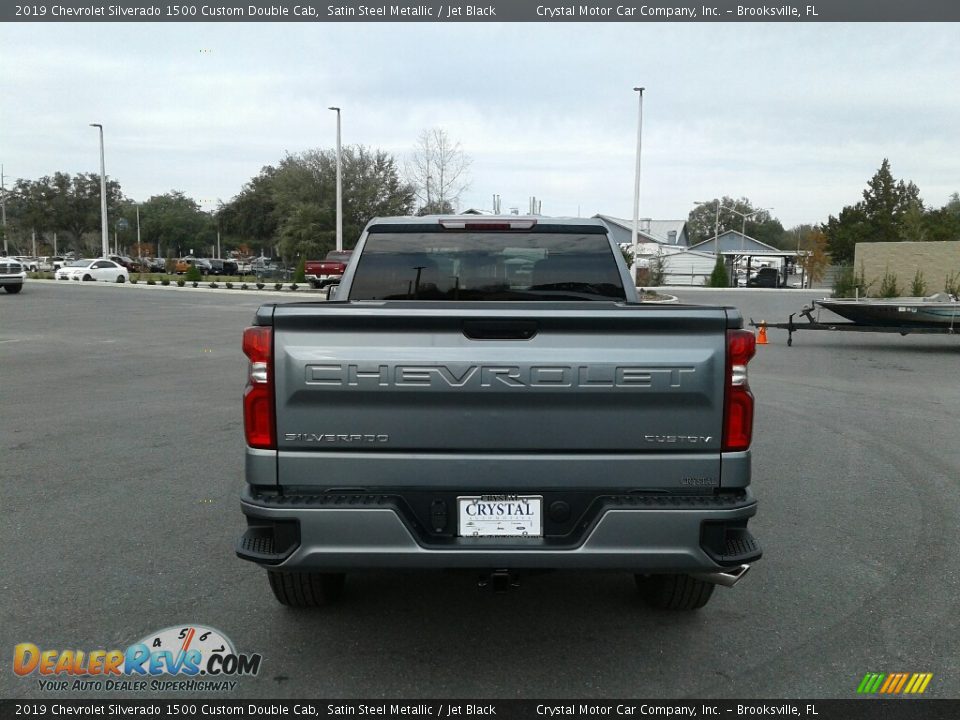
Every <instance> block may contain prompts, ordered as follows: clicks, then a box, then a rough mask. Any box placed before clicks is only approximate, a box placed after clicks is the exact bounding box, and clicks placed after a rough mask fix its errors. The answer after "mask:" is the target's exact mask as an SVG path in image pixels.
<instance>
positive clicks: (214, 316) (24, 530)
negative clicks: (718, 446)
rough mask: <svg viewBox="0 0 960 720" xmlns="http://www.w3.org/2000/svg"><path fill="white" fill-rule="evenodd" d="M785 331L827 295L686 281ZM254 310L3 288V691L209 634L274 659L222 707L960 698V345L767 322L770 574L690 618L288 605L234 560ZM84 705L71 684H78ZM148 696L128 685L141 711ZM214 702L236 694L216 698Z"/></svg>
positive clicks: (443, 591)
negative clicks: (50, 672) (346, 701)
mask: <svg viewBox="0 0 960 720" xmlns="http://www.w3.org/2000/svg"><path fill="white" fill-rule="evenodd" d="M679 295H680V297H681V299H682V300H687V301H692V302H704V303H722V304H733V305H736V306H738V307H740V308H741V310H742V312H743V314H744V315H745V316H746V317H747V318H749V317H753V318H755V319H758V320H760V319H766V320H768V321H771V322H772V321H778V320H779V321H782V320H785V319H786V316H787V314H788V313H789V312H793V311H795V310H797V309H799V307H800V306H801V304H803V303H804V302H807V301H809V300H810V299H811V298H812V297H816V296H817V293H816V292H813V291H806V292H803V291H753V292H744V291H737V290H730V291H715V292H707V291H686V292H685V291H679ZM261 301H262V298H258V297H256V296H254V295H252V294H241V293H240V292H239V291H237V292H234V293H232V294H231V293H200V292H192V293H191V292H181V291H177V290H173V289H165V290H162V291H161V290H157V289H148V288H139V287H120V288H114V287H99V286H89V285H81V286H77V285H58V284H53V283H29V284H28V285H27V286H26V287H25V288H24V291H23V292H22V293H20V294H19V295H16V296H15V295H7V294H5V293H0V398H2V400H0V475H2V478H3V483H2V488H3V496H4V512H3V518H4V519H3V522H2V523H0V547H2V548H3V552H2V553H0V586H2V597H3V602H2V608H0V654H2V655H3V656H4V659H3V660H2V662H3V665H4V666H5V667H6V672H3V673H0V696H2V697H17V698H21V697H37V696H39V695H40V693H39V692H38V690H37V685H36V679H35V676H34V678H31V679H22V678H19V677H17V676H15V675H14V674H13V673H12V672H10V671H9V668H10V665H9V663H10V658H11V655H12V651H13V647H14V645H15V644H17V643H21V642H32V643H35V644H37V645H39V646H42V647H45V648H58V649H66V648H108V649H109V648H114V647H126V645H127V644H129V643H130V642H133V641H135V640H137V639H139V638H141V637H143V636H145V635H146V634H147V633H149V632H151V631H154V630H159V629H161V628H165V627H168V626H173V625H180V624H184V623H201V624H204V625H208V626H212V627H214V628H218V629H220V630H222V631H223V632H224V633H225V634H226V635H227V636H229V637H230V638H231V639H232V640H233V642H234V643H235V645H236V646H237V648H238V649H239V650H241V651H243V652H257V653H260V654H262V656H263V659H264V660H263V666H262V670H261V672H260V674H259V675H258V676H257V677H255V678H248V679H245V680H243V681H242V682H240V684H239V686H238V688H237V690H236V692H235V693H231V694H226V695H223V696H224V697H281V696H282V697H342V698H358V697H375V696H383V697H406V698H417V697H434V698H436V697H459V698H465V697H472V698H481V697H489V698H513V697H518V698H535V697H561V698H602V697H630V698H658V697H663V698H675V697H709V698H724V697H731V698H781V697H782V698H802V697H838V698H845V697H853V696H854V695H855V690H856V687H857V684H858V683H859V681H860V679H861V678H862V677H863V675H864V674H865V673H866V672H868V671H871V672H898V671H902V672H931V673H933V675H934V678H933V681H932V682H931V684H930V686H929V689H928V690H927V695H928V696H931V697H960V643H958V642H957V638H958V637H960V592H958V591H960V556H958V550H960V543H958V540H960V442H957V430H958V420H960V382H958V381H957V373H956V369H957V366H958V360H960V340H958V339H957V338H956V337H947V336H909V337H900V336H898V335H864V334H854V333H845V334H842V333H822V332H818V333H814V332H808V333H800V334H798V335H797V336H795V340H794V345H793V347H791V348H788V347H787V346H786V333H785V332H781V331H775V330H771V331H770V333H769V337H770V344H769V345H766V346H763V347H760V348H759V349H758V355H757V358H756V359H755V360H754V361H753V363H752V364H751V366H750V373H751V385H752V387H753V389H754V392H755V394H756V396H757V400H758V404H757V415H756V426H755V427H756V430H755V440H754V466H753V477H754V489H755V491H756V494H757V495H758V497H759V500H760V511H759V514H758V515H757V517H756V519H755V520H754V521H752V523H751V528H752V530H753V532H754V533H755V534H756V536H757V537H758V538H759V539H760V541H761V543H762V544H763V546H764V550H765V555H764V558H763V559H762V560H761V561H760V562H759V563H757V565H756V566H755V567H754V569H753V570H752V571H751V573H750V574H749V575H748V576H747V578H746V579H745V580H744V581H743V582H742V583H740V584H739V585H738V586H737V587H736V588H734V589H732V590H723V589H718V591H717V593H716V594H715V595H714V598H713V600H712V601H711V603H710V604H709V605H708V606H707V607H706V608H705V609H704V610H702V611H700V612H698V613H692V614H669V613H663V612H655V611H652V610H649V609H646V608H645V607H644V606H643V605H642V604H640V602H639V601H638V599H637V597H636V595H635V592H634V589H633V581H632V578H630V577H629V576H627V575H621V574H599V573H597V574H590V573H579V574H578V573H553V574H548V575H542V576H537V577H533V578H529V579H526V580H525V581H524V583H523V586H522V588H521V589H520V590H518V591H515V592H511V593H507V594H502V595H494V594H492V593H489V592H481V591H479V590H477V588H476V586H475V583H474V582H473V581H472V580H471V579H470V578H469V577H464V576H460V575H448V574H443V573H420V572H396V573H371V574H365V575H357V576H355V577H350V578H348V583H347V590H346V592H345V596H344V600H343V602H342V604H340V605H339V606H337V607H334V608H329V609H325V610H321V611H294V610H290V609H287V608H284V607H281V606H280V605H278V604H277V603H276V602H275V601H274V599H273V596H272V595H271V593H270V591H269V588H268V586H267V581H266V576H265V573H263V571H261V570H259V569H258V568H256V567H255V566H253V565H250V564H248V563H245V562H242V561H240V560H238V559H237V558H236V557H235V555H234V552H233V543H234V540H235V538H236V536H237V535H238V533H239V532H240V531H241V528H242V526H243V521H242V517H241V514H240V511H239V500H238V493H239V491H240V488H241V483H242V479H241V478H242V461H243V452H242V451H243V437H242V428H241V407H240V395H241V392H242V387H243V383H244V375H245V370H246V363H245V359H244V357H243V356H242V354H241V352H240V335H241V331H242V329H243V328H244V327H245V326H246V325H247V324H248V323H249V321H250V319H251V318H252V315H253V312H254V310H255V308H256V307H257V306H258V305H259V303H260V302H261ZM68 695H69V693H68ZM125 695H127V694H125V693H118V694H117V695H116V696H117V697H123V696H125ZM208 697H217V694H215V693H213V694H210V695H208Z"/></svg>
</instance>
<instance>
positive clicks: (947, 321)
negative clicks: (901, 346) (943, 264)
mask: <svg viewBox="0 0 960 720" xmlns="http://www.w3.org/2000/svg"><path fill="white" fill-rule="evenodd" d="M814 302H815V303H816V304H817V305H819V306H820V307H822V308H825V309H827V310H829V311H830V312H833V313H836V314H837V315H839V316H840V317H843V318H846V319H847V320H850V321H851V322H854V323H856V324H858V325H872V326H876V327H898V328H899V327H926V328H944V327H946V328H953V327H956V328H958V329H960V302H958V301H957V298H956V296H954V295H949V294H947V293H936V294H935V295H929V296H927V297H897V298H859V299H857V298H824V299H822V300H815V301H814Z"/></svg>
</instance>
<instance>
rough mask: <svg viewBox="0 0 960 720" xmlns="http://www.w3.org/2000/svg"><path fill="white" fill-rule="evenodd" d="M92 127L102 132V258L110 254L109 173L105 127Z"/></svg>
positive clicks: (92, 125)
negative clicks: (104, 144) (104, 145)
mask: <svg viewBox="0 0 960 720" xmlns="http://www.w3.org/2000/svg"><path fill="white" fill-rule="evenodd" d="M90 127H95V128H99V130H100V234H101V239H102V241H103V243H102V244H103V248H102V249H103V254H102V257H106V256H107V255H109V254H110V234H109V233H110V229H109V228H110V226H109V225H108V224H107V175H106V172H107V171H106V169H105V168H104V163H103V125H101V124H100V123H90Z"/></svg>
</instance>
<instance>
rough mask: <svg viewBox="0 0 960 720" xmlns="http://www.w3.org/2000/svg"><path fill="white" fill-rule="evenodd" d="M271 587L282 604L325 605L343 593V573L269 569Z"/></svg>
mask: <svg viewBox="0 0 960 720" xmlns="http://www.w3.org/2000/svg"><path fill="white" fill-rule="evenodd" d="M267 576H268V577H269V579H270V589H271V590H273V595H274V597H275V598H277V601H278V602H279V603H280V604H282V605H287V606H288V607H301V608H307V607H324V606H326V605H330V604H332V603H334V602H335V601H336V600H338V599H339V598H340V596H341V595H342V594H343V584H344V580H345V579H346V575H344V574H343V573H319V572H279V571H277V570H267Z"/></svg>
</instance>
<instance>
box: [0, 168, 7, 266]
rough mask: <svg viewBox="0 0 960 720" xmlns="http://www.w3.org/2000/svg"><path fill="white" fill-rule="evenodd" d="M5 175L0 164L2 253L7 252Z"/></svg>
mask: <svg viewBox="0 0 960 720" xmlns="http://www.w3.org/2000/svg"><path fill="white" fill-rule="evenodd" d="M5 178H6V175H4V174H3V165H0V212H2V213H3V254H4V256H6V254H7V186H6V185H5V184H4V179H5Z"/></svg>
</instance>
